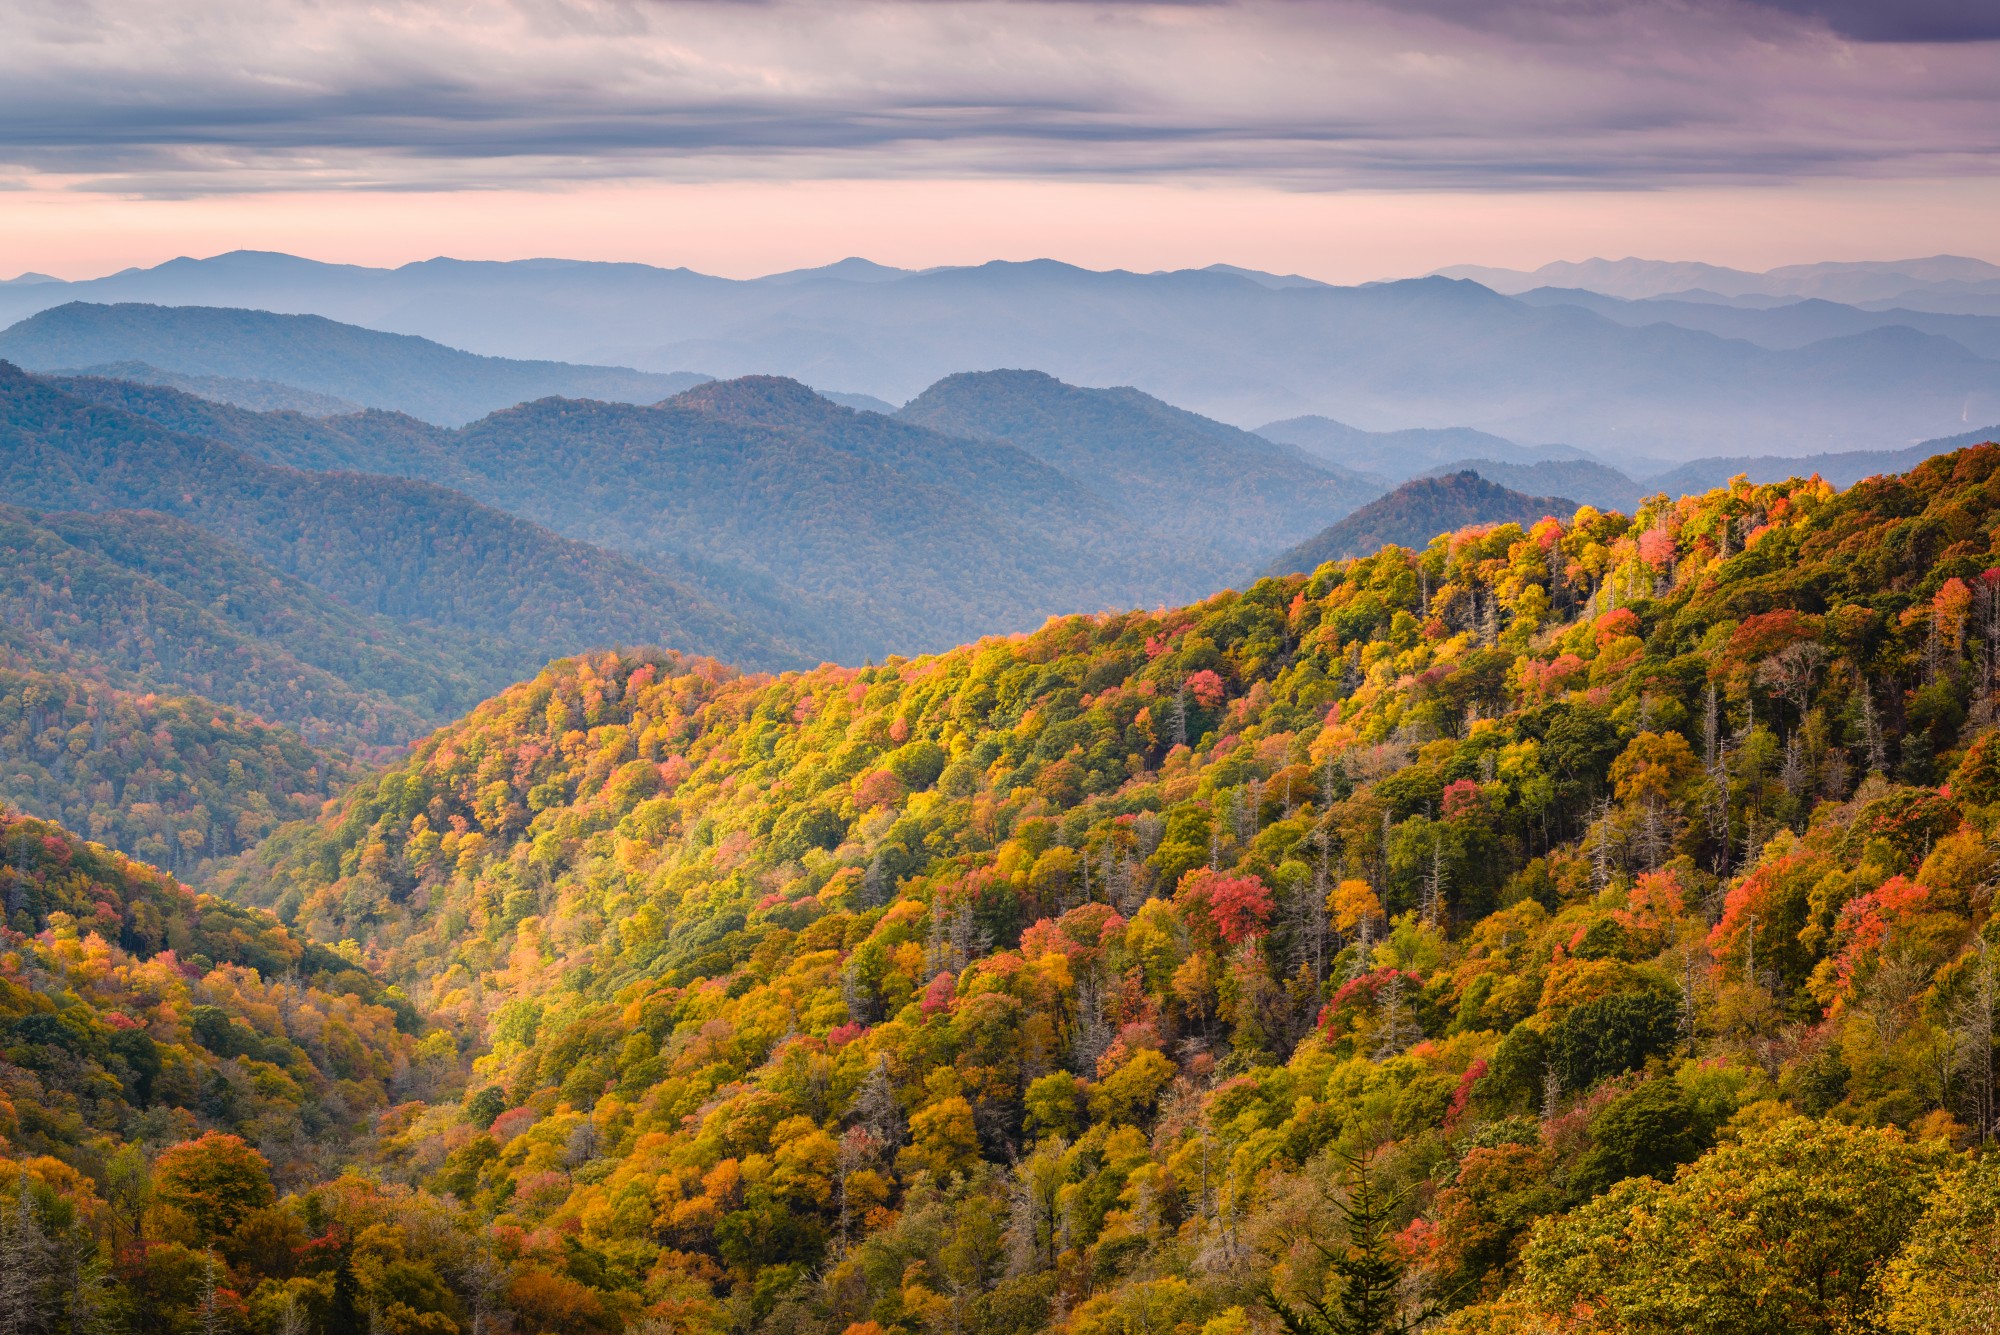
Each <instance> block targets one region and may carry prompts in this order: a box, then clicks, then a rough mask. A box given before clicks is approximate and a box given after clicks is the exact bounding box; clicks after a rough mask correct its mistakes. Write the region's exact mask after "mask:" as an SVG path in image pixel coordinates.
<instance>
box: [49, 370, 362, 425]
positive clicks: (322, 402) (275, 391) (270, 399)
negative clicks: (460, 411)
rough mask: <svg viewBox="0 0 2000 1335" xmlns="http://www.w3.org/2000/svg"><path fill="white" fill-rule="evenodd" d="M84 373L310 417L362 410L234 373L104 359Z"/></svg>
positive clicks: (331, 397) (326, 396)
mask: <svg viewBox="0 0 2000 1335" xmlns="http://www.w3.org/2000/svg"><path fill="white" fill-rule="evenodd" d="M75 374H77V375H81V376H103V377H107V378H110V379H114V380H130V381H136V382H137V383H139V384H142V385H161V386H164V387H166V388H168V389H177V390H180V391H181V392H182V393H184V394H193V395H196V396H198V397H200V398H204V399H207V400H210V401H211V402H215V403H226V404H232V405H234V406H236V407H239V408H249V409H253V410H255V411H257V412H296V413H304V414H305V415H307V416H309V417H334V416H337V415H339V414H341V413H354V412H360V411H361V405H360V404H358V403H352V402H350V401H348V400H347V399H342V398H336V397H335V396H334V395H331V394H321V393H319V392H317V391H315V390H310V389H300V388H299V387H298V386H297V385H283V384H279V383H278V382H277V381H275V380H244V379H240V378H237V377H233V376H222V375H190V374H188V373H186V372H183V371H163V370H161V369H160V368H159V367H157V366H151V365H148V364H147V363H145V362H130V361H126V362H104V363H101V364H99V365H96V366H82V367H77V368H75Z"/></svg>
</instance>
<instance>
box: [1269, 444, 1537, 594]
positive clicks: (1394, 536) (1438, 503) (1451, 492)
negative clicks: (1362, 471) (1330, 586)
mask: <svg viewBox="0 0 2000 1335" xmlns="http://www.w3.org/2000/svg"><path fill="white" fill-rule="evenodd" d="M1574 509H1576V502H1575V501H1566V500H1562V499H1560V498H1558V497H1554V496H1524V495H1522V494H1521V493H1520V492H1518V491H1509V490H1508V489H1507V488H1505V487H1502V486H1497V485H1495V484H1494V483H1491V482H1488V481H1487V480H1486V479H1485V478H1482V477H1481V476H1479V474H1477V473H1475V472H1472V471H1471V470H1469V469H1468V470H1466V471H1464V472H1460V473H1452V474H1450V475H1448V476H1445V477H1420V478H1414V479H1412V480H1411V481H1409V482H1405V483H1404V484H1403V485H1402V486H1400V487H1398V488H1396V489H1395V490H1394V491H1392V492H1390V493H1389V494H1388V495H1387V496H1384V497H1381V498H1380V499H1379V500H1374V501H1370V502H1369V503H1368V504H1366V505H1364V506H1362V507H1361V508H1360V509H1359V510H1356V511H1355V512H1354V513H1353V514H1351V515H1349V516H1347V517H1346V518H1345V519H1343V520H1341V521H1340V522H1339V523H1337V524H1334V525H1332V526H1331V527H1329V528H1327V529H1325V530H1323V531H1321V532H1320V533H1318V534H1316V535H1314V536H1313V537H1311V538H1308V539H1307V540H1306V541H1304V542H1302V543H1300V544H1299V545H1298V546H1296V547H1294V548H1292V549H1291V550H1290V551H1287V552H1285V553H1284V554H1283V555H1281V556H1279V557H1278V559H1277V560H1275V561H1273V562H1271V564H1270V565H1269V566H1268V567H1267V568H1266V572H1265V573H1267V574H1273V575H1289V574H1294V573H1303V572H1305V571H1309V570H1313V569H1316V568H1317V567H1319V566H1321V565H1323V564H1325V563H1326V562H1328V561H1338V560H1343V559H1345V558H1347V557H1352V556H1361V555H1365V554H1366V553H1368V552H1372V551H1375V550H1376V549H1377V548H1380V547H1387V546H1389V545H1391V544H1395V545H1396V546H1400V547H1423V546H1425V545H1426V544H1428V543H1429V542H1430V540H1431V539H1432V538H1433V537H1435V536H1437V535H1438V534H1440V533H1450V532H1452V531H1453V530H1455V529H1460V528H1464V527H1466V526H1467V525H1469V524H1533V523H1534V522H1535V521H1536V520H1537V519H1540V518H1541V517H1542V516H1543V515H1560V514H1567V513H1569V512H1570V511H1572V510H1574Z"/></svg>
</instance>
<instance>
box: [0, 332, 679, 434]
mask: <svg viewBox="0 0 2000 1335" xmlns="http://www.w3.org/2000/svg"><path fill="white" fill-rule="evenodd" d="M0 357H4V358H6V359H8V360H10V361H12V362H14V363H15V364H16V365H18V366H21V367H23V368H25V369H27V370H31V371H56V370H87V369H89V370H97V371H99V372H100V373H102V372H103V371H105V370H116V369H117V368H118V367H120V366H122V365H124V364H126V363H137V364H139V365H141V366H142V367H144V368H146V370H147V371H151V372H154V374H152V375H148V374H145V373H144V372H142V373H141V374H140V375H139V376H127V377H125V378H127V379H154V380H165V379H166V377H169V376H171V377H176V378H193V383H182V384H180V385H179V386H177V387H179V388H184V389H188V390H191V391H192V392H195V393H204V392H205V390H204V387H203V386H204V382H210V383H208V384H207V389H208V390H211V391H216V392H210V393H208V396H209V397H214V398H222V399H225V400H228V401H231V402H242V401H243V400H244V399H245V398H246V397H248V396H247V395H246V394H245V393H244V390H243V388H242V387H241V386H240V385H234V384H230V383H227V382H244V381H247V382H252V383H253V384H257V385H268V386H274V387H275V386H286V387H291V388H292V389H293V390H294V391H295V392H296V391H303V392H306V393H310V394H314V395H323V396H328V397H331V398H333V399H337V400H342V401H344V402H346V403H348V404H351V405H360V406H364V407H369V408H386V409H392V410H395V411H397V412H405V413H409V414H411V415H413V416H416V417H420V418H423V419H425V420H426V421H432V422H439V423H443V424H447V425H457V424H459V423H462V422H468V421H470V420H472V419H473V418H475V417H479V416H482V415H484V414H486V413H489V412H492V411H493V410H494V409H496V408H506V407H510V406H512V405H514V404H516V403H521V402H523V401H525V400H528V399H538V398H543V397H546V396H548V395H551V394H566V395H570V396H572V397H578V398H600V399H614V400H625V401H628V402H646V403H650V402H652V401H654V400H656V399H662V398H665V397H667V396H668V395H670V394H674V393H678V392H679V391H681V390H683V389H686V388H687V387H688V386H689V385H692V384H698V383H699V382H700V381H702V380H704V379H706V377H705V376H700V375H695V374H691V373H680V374H675V375H656V374H650V373H647V372H644V371H632V370H627V369H625V368H623V367H615V366H575V365H570V364H567V363H564V362H553V361H516V360H512V359H509V358H504V357H481V356H477V355H475V354H473V353H469V352H461V351H459V350H458V349H457V348H450V347H446V346H445V345H443V344H442V343H434V342H432V341H431V340H429V339H425V338H416V337H413V336H411V335H408V334H385V333H382V332H380V331H378V330H374V329H362V328H359V327H357V326H354V325H348V324H340V323H337V322H335V321H333V320H328V319H324V318H322V317H320V316H316V315H279V314H274V313H272V312H270V311H260V310H236V309H221V308H214V307H204V306H154V305H146V304H138V303H126V304H119V305H110V306H106V305H95V304H92V303H89V302H71V303H68V304H66V305H62V306H57V307H54V308H53V309H50V310H45V311H42V312H40V313H39V314H36V315H33V316H30V317H29V318H28V319H26V320H23V321H21V322H20V323H19V324H17V325H15V326H13V327H12V328H10V329H8V330H6V331H4V332H0ZM214 381H222V382H225V383H223V384H220V385H216V384H213V383H212V382H214ZM169 383H171V382H169ZM276 397H277V395H276V393H275V392H274V391H269V390H267V391H266V392H265V398H266V400H267V401H266V402H265V403H261V404H252V405H250V406H259V407H265V406H268V407H298V406H302V405H297V404H284V403H279V402H276V401H275V399H276ZM308 410H309V411H310V409H308Z"/></svg>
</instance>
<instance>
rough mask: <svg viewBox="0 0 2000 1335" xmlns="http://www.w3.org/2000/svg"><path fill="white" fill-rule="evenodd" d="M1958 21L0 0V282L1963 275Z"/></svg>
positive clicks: (1952, 1)
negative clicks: (1623, 263)
mask: <svg viewBox="0 0 2000 1335" xmlns="http://www.w3.org/2000/svg"><path fill="white" fill-rule="evenodd" d="M1992 9H1993V6H1992V4H1991V0H1903V2H1902V3H1899V4H1896V5H1881V4H1877V3H1874V0H1592V2H1591V3H1575V2H1574V0H1405V2H1401V3H1397V4H1393V5H1391V4H1387V3H1382V2H1380V0H1217V2H1216V3H1205V4H1177V5H1155V4H1144V3H1098V2H1096V0H1046V2H1042V3H1036V2H1033V0H1021V2H1012V0H1006V2H1003V0H994V2H991V3H974V2H961V0H924V2H922V3H917V2H915V0H820V2H819V3H813V4H805V3H800V2H799V0H767V2H766V3H758V4H726V3H695V2H683V0H404V2H403V3H400V4H397V5H392V6H384V5H379V4H369V3H362V2H361V0H175V2H174V3H172V4H157V3H142V0H98V2H97V3H95V4H93V5H89V6H82V5H68V4H53V3H49V0H0V31H5V32H7V33H8V36H9V40H8V42H7V43H4V44H0V274H8V273H12V272H19V271H22V270H37V271H41V272H46V273H53V274H56V275H57V276H60V277H89V276H95V275H98V274H101V273H105V272H108V271H112V270H115V269H118V268H122V267H126V266H130V265H149V264H155V263H158V262H160V261H162V260H165V259H169V258H172V257H174V256H176V255H209V254H215V253H218V252H221V251H226V250H231V249H237V248H252V249H269V250H286V251H291V252H294V253H298V254H304V255H309V256H312V257H314V258H319V259H325V260H345V261H355V262H362V263H368V264H395V263H401V262H405V261H409V260H415V259H423V258H428V257H431V256H434V255H439V254H449V255H456V256H461V257H466V258H492V259H505V258H519V257H523V256H528V255H559V256H565V257H574V258H581V259H629V260H640V261H645V262H649V263H655V264H668V265H676V264H685V265H688V266H690V267H693V268H697V269H702V270H705V271H708V272H714V273H722V274H729V275H734V276H748V275H753V274H759V273H765V272H770V271H773V270H778V269H784V268H790V267H799V266H807V265H815V264H821V263H825V262H828V261H830V260H833V259H837V258H840V257H843V256H846V255H851V254H860V255H865V256H867V257H869V258H872V259H875V260H878V261H881V262H884V263H889V264H896V265H901V266H908V267H920V266H926V265H932V264H947V263H969V262H978V261H982V260H987V259H995V258H1009V259H1018V258H1031V257H1040V256H1048V257H1052V258H1057V259H1063V260H1068V261H1071V262H1074V263H1078V264H1083V265H1088V266H1091V267H1099V268H1104V267H1125V268H1135V269H1151V268H1162V267H1181V266H1189V265H1203V264H1209V263H1214V262H1228V263H1235V264H1243V265H1249V266H1254V267H1258V268H1265V269H1272V270H1279V271H1296V272H1301V273H1305V274H1309V275H1311V276H1314V277H1318V278H1322V279H1328V280H1333V281H1354V280H1363V279H1371V278H1380V277H1392V276H1401V275H1407V274H1412V273H1419V272H1424V271H1427V270H1429V269H1432V268H1436V267H1440V266H1443V265H1447V264H1458V263H1479V264H1494V265H1506V266H1510V267H1530V268H1531V267H1534V266H1536V265H1539V264H1541V263H1543V262H1545V261H1548V260H1553V259H1582V258H1587V257H1590V256H1594V255H1605V256H1623V255H1631V254H1636V255H1644V256H1650V257H1655V258H1669V259H1700V260H1706V261H1709V262H1713V263H1721V264H1729V265H1734V266H1737V267H1745V268H1766V267H1770V266H1772V265H1776V264H1783V263H1792V262H1802V261H1810V260H1822V259H1868V258H1902V257H1909V256H1916V255H1925V254H1934V253H1941V252H1950V253H1961V254H1973V255H1977V256H1980V257H1982V258H1987V259H1991V260H2000V243H1996V242H1995V241H1994V240H1993V237H1994V235H1995V234H1996V232H2000V229H1996V228H1995V227H1994V226H1993V223H1992V219H1993V218H1994V217H1995V216H1996V210H1995V205H1996V204H2000V186H1996V182H2000V172H1996V171H1995V167H1996V165H2000V141H1996V140H1995V138H1994V133H1993V129H1994V126H1996V125H2000V79H1996V78H1995V75H1996V73H2000V42H1996V41H1995V40H1993V39H1994V38H1995V37H2000V16H1996V15H1995V14H1993V13H1989V12H1988V11H1991V10H1992Z"/></svg>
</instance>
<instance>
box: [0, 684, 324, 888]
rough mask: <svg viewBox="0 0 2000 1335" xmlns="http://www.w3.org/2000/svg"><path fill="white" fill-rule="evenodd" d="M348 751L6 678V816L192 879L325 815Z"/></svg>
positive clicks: (84, 690) (247, 718)
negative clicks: (10, 811)
mask: <svg viewBox="0 0 2000 1335" xmlns="http://www.w3.org/2000/svg"><path fill="white" fill-rule="evenodd" d="M355 768H356V767H355V766H354V764H353V763H352V761H351V760H350V759H349V758H348V757H347V756H346V755H344V754H343V753H342V752H340V751H338V750H334V749H331V748H326V747H317V748H316V747H312V746H309V745H307V744H306V743H305V742H303V741H302V740H300V738H299V736H298V735H297V734H296V733H294V732H293V731H291V730H290V729H288V728H282V727H277V726H274V725H272V724H268V723H265V722H263V721H262V720H261V719H258V718H256V717H255V716H253V715H249V714H246V713H244V712H243V711H241V710H238V709H233V708H231V707H229V706H227V705H218V704H217V703H215V702H214V701H213V700H204V699H202V698H200V697H199V696H193V695H187V694H165V695H163V694H156V693H154V692H150V691H148V692H144V693H138V692H133V691H128V690H120V689H118V688H116V687H112V686H108V685H106V684H105V682H104V679H103V678H102V677H100V676H97V675H94V674H93V675H81V674H77V673H73V672H36V671H29V670H16V669H13V668H10V667H5V666H0V803H5V804H7V805H9V806H12V807H15V808H17V809H19V810H22V811H24V812H27V813H29V814H31V815H42V816H47V817H50V818H52V819H54V820H56V821H59V822H61V823H62V824H64V825H66V826H68V827H69V828H71V829H74V830H77V831H79V832H81V833H83V834H85V835H87V836H88V837H90V838H92V839H95V840H97V841H99V842H101V843H105V844H108V845H111V846H112V847H115V848H117V849H120V850H122V851H124V852H126V853H129V854H131V855H132V856H134V857H138V858H143V859H144V860H145V861H147V862H149V863H151V864H153V865H154V866H157V867H163V868H166V869H169V870H173V871H179V872H181V873H182V874H190V873H197V872H199V870H200V869H201V868H202V867H203V866H204V865H205V864H206V863H207V862H208V861H209V860H210V859H212V858H216V857H226V856H228V855H230V854H233V853H240V852H242V851H243V850H244V849H245V848H247V847H249V846H250V845H252V844H254V843H256V842H257V841H258V840H260V839H262V838H263V837H264V836H265V835H267V834H269V833H270V832H271V830H272V829H273V828H274V827H275V826H276V825H277V824H278V823H279V822H280V821H286V820H298V819H301V818H304V817H310V816H313V815H316V814H317V813H318V811H319V809H320V806H321V804H323V803H324V802H325V801H326V799H327V798H328V797H330V796H332V795H333V794H334V793H335V792H338V791H340V790H341V789H343V788H345V787H346V786H347V784H348V782H349V780H350V779H352V778H353V776H354V773H355Z"/></svg>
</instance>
